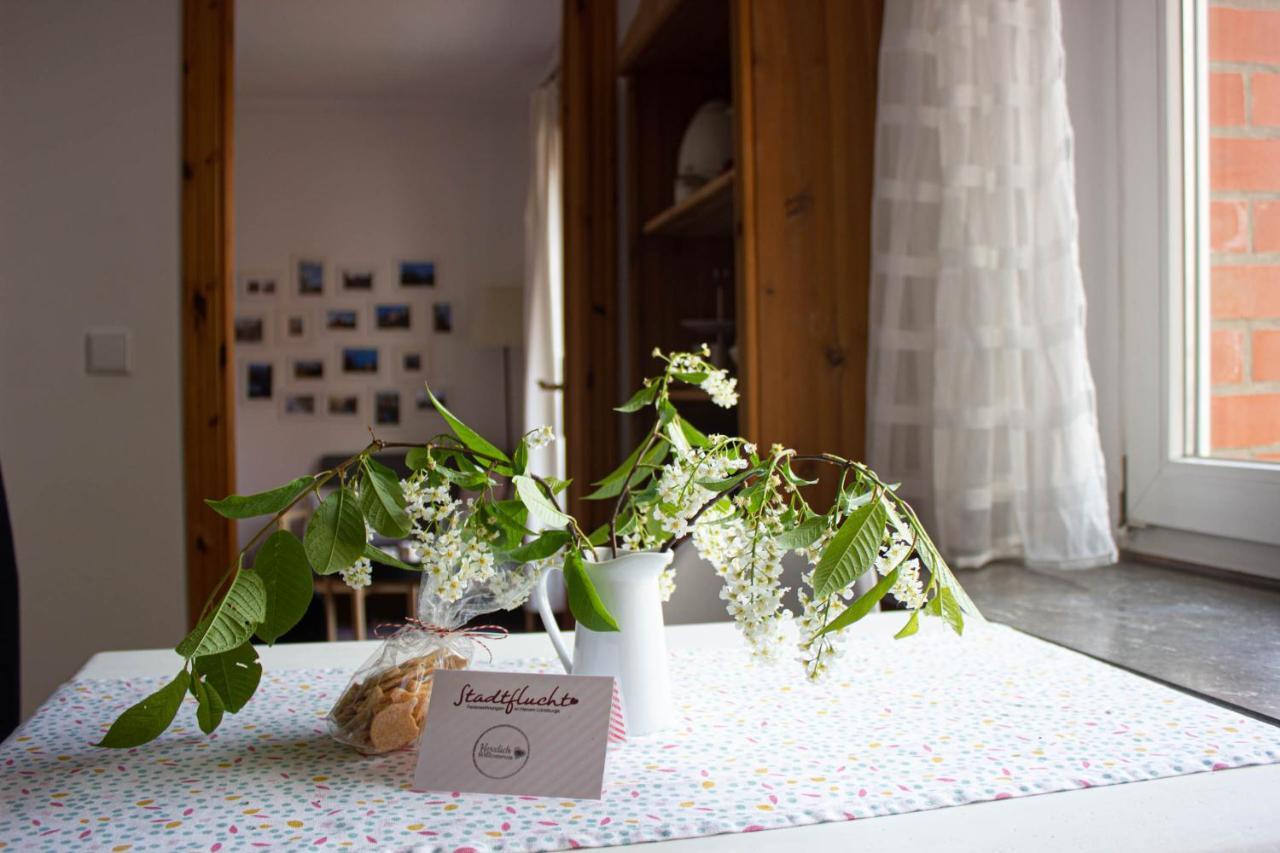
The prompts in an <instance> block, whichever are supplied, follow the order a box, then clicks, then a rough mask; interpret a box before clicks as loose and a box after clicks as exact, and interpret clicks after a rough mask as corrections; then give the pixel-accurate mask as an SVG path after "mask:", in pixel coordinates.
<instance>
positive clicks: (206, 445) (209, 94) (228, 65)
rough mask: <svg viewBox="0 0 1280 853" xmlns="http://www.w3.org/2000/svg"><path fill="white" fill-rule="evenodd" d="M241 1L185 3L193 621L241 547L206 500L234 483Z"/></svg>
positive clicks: (187, 493)
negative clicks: (234, 190) (235, 164)
mask: <svg viewBox="0 0 1280 853" xmlns="http://www.w3.org/2000/svg"><path fill="white" fill-rule="evenodd" d="M234 43H235V3H234V0H184V2H183V6H182V309H181V311H182V313H181V328H182V451H183V454H182V458H183V475H184V476H183V491H184V509H185V516H186V525H185V540H186V569H187V614H188V622H189V623H190V624H192V625H194V623H195V621H196V619H197V617H198V616H199V613H200V609H201V607H202V606H203V605H204V602H205V599H206V598H207V597H208V596H209V594H210V593H211V592H213V590H214V588H215V587H216V586H217V585H218V582H219V580H220V579H221V578H222V577H223V575H224V573H225V572H226V570H227V568H228V567H229V566H230V565H231V561H232V560H233V559H234V555H235V553H236V551H237V550H238V549H237V544H236V535H237V534H236V526H235V523H234V522H232V521H230V520H229V519H225V518H223V517H221V516H220V515H218V514H217V513H215V512H213V511H212V510H211V509H209V508H208V507H207V506H206V505H205V503H204V499H205V498H207V497H222V496H224V495H229V494H231V493H232V492H234V491H235V483H236V470H235V465H236V456H235V384H236V383H235V379H236V377H235V371H234V367H233V365H234V352H233V337H232V334H231V330H232V320H231V312H232V290H231V265H232V257H233V254H232V238H233V234H234V232H233V226H232V195H231V178H232V176H231V168H232V153H233V145H232V142H233V119H234V95H235V53H234Z"/></svg>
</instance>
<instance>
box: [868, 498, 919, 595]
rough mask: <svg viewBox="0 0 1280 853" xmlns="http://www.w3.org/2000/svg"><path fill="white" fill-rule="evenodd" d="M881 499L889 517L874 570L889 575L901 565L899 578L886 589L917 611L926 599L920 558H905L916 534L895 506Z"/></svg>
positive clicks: (885, 499)
mask: <svg viewBox="0 0 1280 853" xmlns="http://www.w3.org/2000/svg"><path fill="white" fill-rule="evenodd" d="M880 500H881V502H882V504H881V505H882V506H883V507H884V511H885V513H886V514H887V515H888V517H889V524H888V525H887V527H886V535H885V541H884V544H882V545H881V546H880V553H879V554H878V555H877V556H876V572H877V573H878V574H879V575H880V576H881V577H888V576H889V574H890V573H892V572H893V570H894V569H895V568H899V567H900V568H901V571H899V572H898V579H897V580H896V581H894V584H893V586H892V587H891V588H890V589H889V594H890V595H892V596H893V597H894V598H896V599H898V601H900V602H902V603H903V604H904V605H906V606H907V607H908V608H909V609H911V610H919V609H920V608H921V607H924V605H925V602H926V597H925V593H924V585H923V583H921V581H920V561H919V560H918V559H916V558H914V557H913V558H911V559H909V560H908V559H907V555H908V554H910V553H911V549H912V548H914V547H915V540H916V537H915V534H913V533H912V532H911V525H909V524H907V522H906V521H904V520H903V518H902V516H901V515H899V513H898V511H897V509H895V508H894V505H893V502H892V501H890V500H889V499H888V498H887V497H881V499H880Z"/></svg>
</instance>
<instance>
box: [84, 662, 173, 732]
mask: <svg viewBox="0 0 1280 853" xmlns="http://www.w3.org/2000/svg"><path fill="white" fill-rule="evenodd" d="M189 678H190V676H188V675H187V671H186V670H185V669H184V670H182V672H180V673H178V674H177V675H175V676H174V677H173V681H170V682H169V683H168V684H166V685H165V686H164V687H161V688H160V689H159V690H157V691H156V692H155V693H152V694H151V695H150V696H148V697H147V698H146V699H143V700H142V701H141V702H139V703H138V704H137V705H134V706H133V707H132V708H130V709H128V710H127V711H125V712H124V713H123V714H121V715H120V716H119V717H117V718H116V721H115V722H114V723H112V724H111V728H110V729H108V730H107V734H106V736H105V737H103V738H102V740H101V741H99V742H98V746H105V747H110V748H111V749H128V748H130V747H134V746H141V745H142V744H144V743H146V742H147V741H151V740H155V739H156V738H158V737H159V736H160V734H161V732H163V731H164V730H165V729H167V728H169V724H170V723H172V722H173V718H174V717H175V716H177V714H178V709H179V708H180V707H182V698H183V697H184V696H186V695H187V684H188V680H189Z"/></svg>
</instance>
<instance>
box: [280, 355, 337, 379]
mask: <svg viewBox="0 0 1280 853" xmlns="http://www.w3.org/2000/svg"><path fill="white" fill-rule="evenodd" d="M326 372H328V371H327V367H326V365H325V360H324V357H323V356H316V355H306V356H296V357H294V358H291V359H289V378H290V379H291V380H293V381H294V382H317V381H319V380H322V379H324V375H325V373H326Z"/></svg>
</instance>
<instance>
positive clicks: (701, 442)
mask: <svg viewBox="0 0 1280 853" xmlns="http://www.w3.org/2000/svg"><path fill="white" fill-rule="evenodd" d="M676 423H678V424H680V432H682V433H684V437H685V440H686V441H688V442H689V443H690V444H691V445H693V446H694V447H706V446H708V445H709V444H711V439H709V438H707V437H706V436H705V435H703V434H702V431H701V430H699V429H698V428H697V427H696V426H694V425H693V424H691V423H689V422H688V421H686V420H685V419H684V418H681V417H677V418H676Z"/></svg>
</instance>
